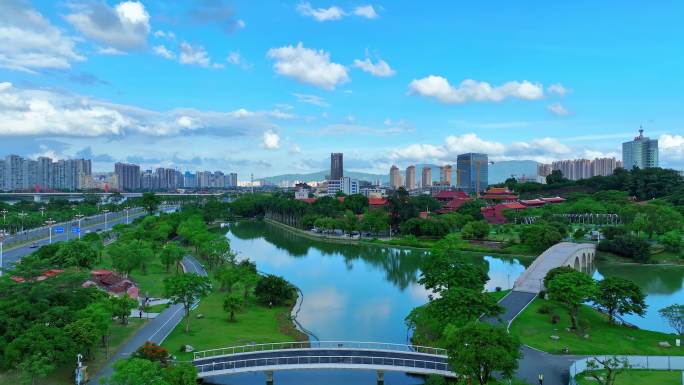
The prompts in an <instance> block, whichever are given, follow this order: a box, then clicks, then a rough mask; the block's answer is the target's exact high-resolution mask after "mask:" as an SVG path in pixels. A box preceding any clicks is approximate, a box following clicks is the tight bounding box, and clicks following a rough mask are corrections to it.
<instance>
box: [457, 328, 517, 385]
mask: <svg viewBox="0 0 684 385" xmlns="http://www.w3.org/2000/svg"><path fill="white" fill-rule="evenodd" d="M444 335H445V341H446V343H445V345H446V348H447V354H448V356H449V365H450V367H451V369H452V370H453V371H455V372H456V373H462V374H466V375H469V376H471V377H473V378H476V379H477V381H478V382H479V383H480V385H486V384H487V383H489V380H490V379H491V378H492V375H493V373H494V372H496V373H498V374H500V375H501V377H502V378H504V379H511V378H512V377H513V374H514V373H515V370H516V369H517V368H518V359H519V358H521V357H522V355H521V354H520V342H519V341H518V340H517V339H516V338H515V337H513V336H511V335H510V334H508V333H507V332H506V329H504V328H502V327H497V326H492V325H489V324H486V323H482V322H472V323H470V324H468V325H466V326H464V327H461V328H458V327H455V326H454V325H448V326H447V327H446V330H445V332H444Z"/></svg>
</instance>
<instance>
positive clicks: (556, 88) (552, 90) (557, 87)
mask: <svg viewBox="0 0 684 385" xmlns="http://www.w3.org/2000/svg"><path fill="white" fill-rule="evenodd" d="M546 90H547V91H548V92H549V94H552V95H558V96H561V97H562V96H565V95H566V94H567V93H569V92H570V90H569V89H567V88H565V87H563V85H562V84H560V83H556V84H551V85H550V86H548V87H547V88H546Z"/></svg>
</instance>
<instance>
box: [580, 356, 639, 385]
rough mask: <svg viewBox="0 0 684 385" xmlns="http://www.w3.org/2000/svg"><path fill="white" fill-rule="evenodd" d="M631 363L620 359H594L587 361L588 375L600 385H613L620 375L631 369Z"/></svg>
mask: <svg viewBox="0 0 684 385" xmlns="http://www.w3.org/2000/svg"><path fill="white" fill-rule="evenodd" d="M630 368H631V366H630V365H629V361H627V360H626V359H624V358H618V357H604V358H598V357H593V358H592V359H590V360H588V361H587V372H586V373H587V374H588V375H589V376H591V377H592V378H593V379H594V380H596V381H597V384H598V385H613V384H615V378H616V377H617V375H618V374H620V373H622V372H624V371H625V370H628V369H630Z"/></svg>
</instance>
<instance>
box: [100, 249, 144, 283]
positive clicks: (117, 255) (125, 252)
mask: <svg viewBox="0 0 684 385" xmlns="http://www.w3.org/2000/svg"><path fill="white" fill-rule="evenodd" d="M107 254H108V255H109V256H110V257H111V258H112V266H113V267H114V268H115V269H116V270H117V271H118V272H121V273H123V274H124V275H125V276H126V277H128V275H129V274H130V273H131V271H133V269H135V268H137V267H139V266H140V259H139V258H138V255H137V253H136V250H135V246H134V244H133V243H132V242H124V241H117V242H114V243H112V244H110V245H109V246H107Z"/></svg>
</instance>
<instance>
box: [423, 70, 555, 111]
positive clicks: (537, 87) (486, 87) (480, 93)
mask: <svg viewBox="0 0 684 385" xmlns="http://www.w3.org/2000/svg"><path fill="white" fill-rule="evenodd" d="M409 89H410V93H411V94H416V95H420V96H425V97H431V98H435V99H437V100H439V101H440V102H442V103H449V104H460V103H467V102H485V101H487V102H500V101H502V100H504V99H507V98H515V99H525V100H537V99H541V98H543V97H544V87H543V86H542V85H541V84H539V83H532V82H529V81H527V80H523V81H522V82H518V81H509V82H506V83H504V84H502V85H500V86H492V85H491V84H489V83H487V82H479V81H475V80H472V79H465V80H463V81H462V82H461V83H460V84H459V85H458V86H452V85H451V84H449V81H448V80H447V79H446V78H443V77H441V76H434V75H430V76H428V77H425V78H422V79H416V80H413V81H412V82H411V83H410V84H409Z"/></svg>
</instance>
